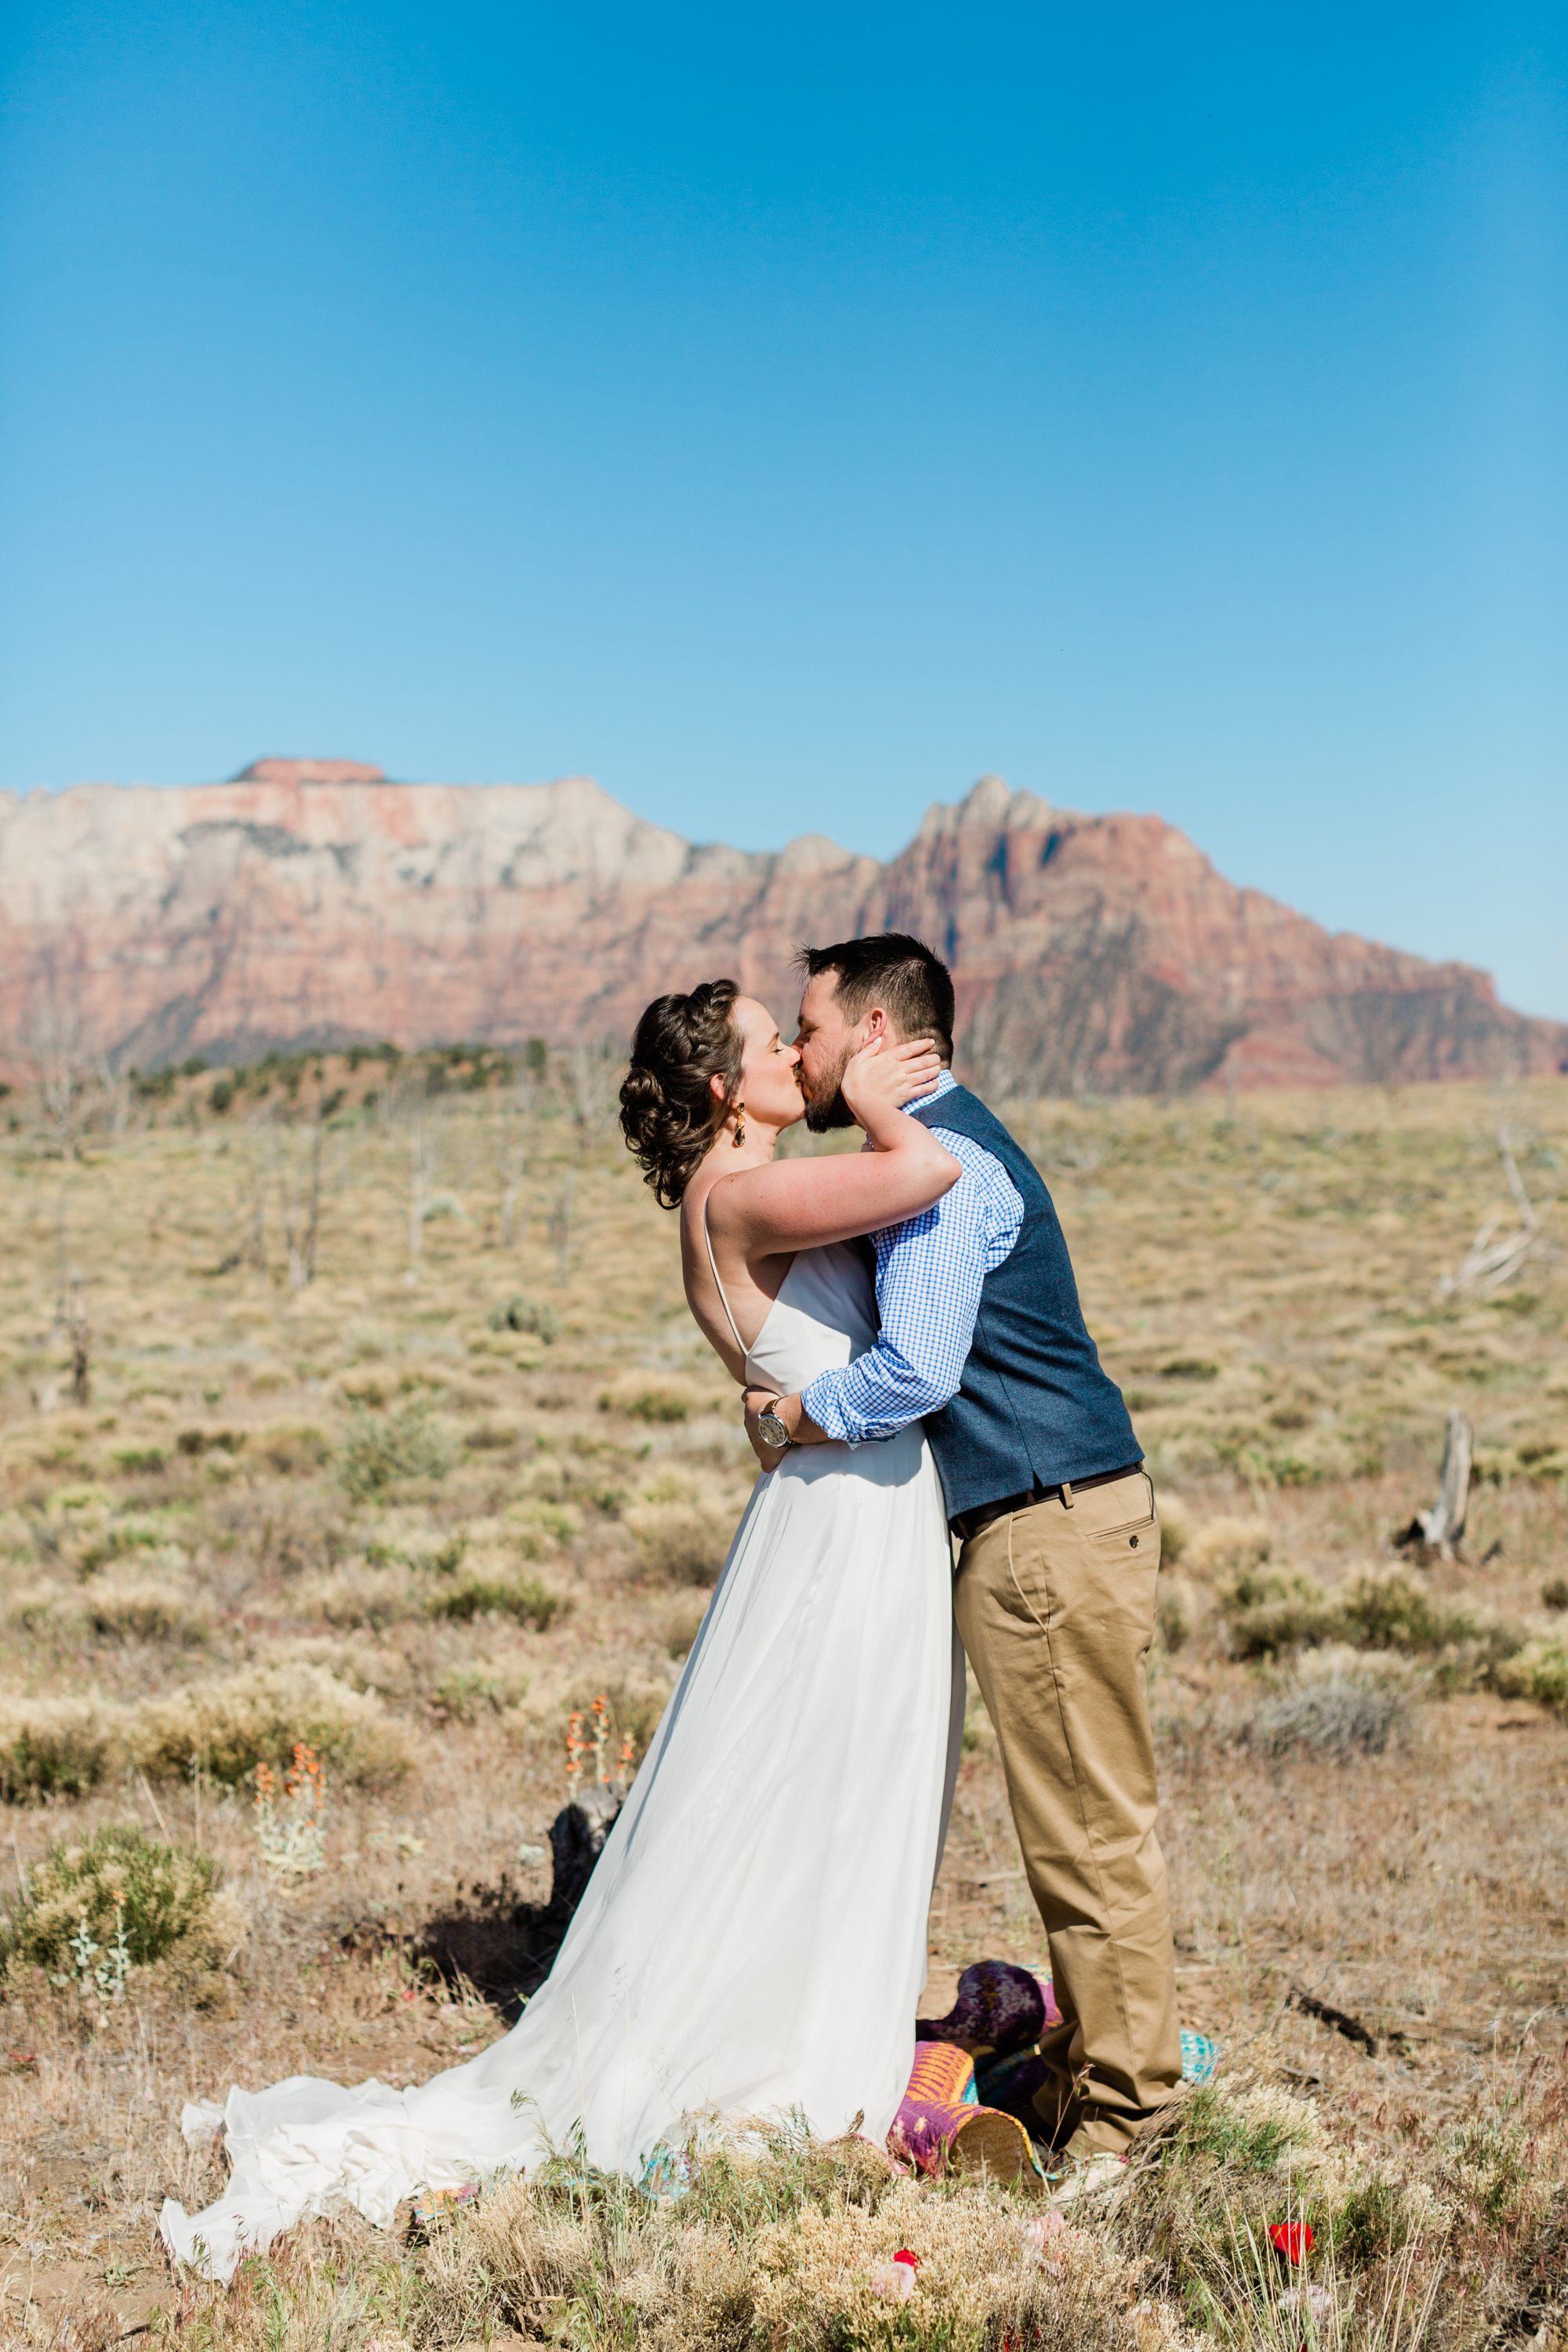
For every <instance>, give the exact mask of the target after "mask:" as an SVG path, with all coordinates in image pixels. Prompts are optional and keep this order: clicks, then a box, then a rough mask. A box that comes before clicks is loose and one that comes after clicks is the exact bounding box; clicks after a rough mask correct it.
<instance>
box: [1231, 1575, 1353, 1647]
mask: <svg viewBox="0 0 1568 2352" xmlns="http://www.w3.org/2000/svg"><path fill="white" fill-rule="evenodd" d="M1219 1605H1220V1613H1221V1615H1222V1617H1223V1618H1224V1620H1225V1626H1226V1633H1227V1635H1228V1636H1229V1641H1230V1648H1231V1653H1232V1654H1233V1656H1236V1657H1238V1658H1267V1657H1272V1656H1273V1655H1274V1654H1275V1652H1276V1651H1279V1650H1289V1649H1295V1648H1297V1647H1299V1646H1302V1645H1306V1644H1310V1643H1316V1642H1328V1641H1332V1640H1333V1639H1334V1637H1335V1635H1336V1634H1337V1633H1338V1632H1339V1630H1340V1615H1339V1611H1338V1608H1337V1606H1336V1604H1335V1602H1334V1601H1333V1600H1332V1599H1331V1596H1330V1595H1329V1594H1328V1593H1326V1592H1325V1591H1324V1590H1323V1588H1322V1586H1321V1584H1320V1583H1319V1582H1318V1581H1317V1579H1316V1578H1315V1577H1310V1576H1300V1575H1294V1576H1287V1575H1286V1574H1285V1573H1284V1572H1283V1571H1282V1570H1279V1569H1268V1568H1262V1567H1259V1568H1255V1569H1247V1570H1243V1571H1242V1573H1241V1574H1240V1575H1239V1576H1236V1577H1233V1578H1231V1579H1230V1580H1229V1581H1228V1582H1227V1583H1225V1584H1222V1585H1221V1586H1220V1588H1219Z"/></svg>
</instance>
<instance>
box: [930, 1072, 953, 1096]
mask: <svg viewBox="0 0 1568 2352" xmlns="http://www.w3.org/2000/svg"><path fill="white" fill-rule="evenodd" d="M957 1092H958V1080H957V1079H956V1078H955V1077H954V1076H953V1075H952V1071H951V1070H943V1072H942V1076H941V1077H940V1078H938V1080H937V1082H936V1084H935V1086H934V1087H932V1088H931V1092H930V1094H929V1095H927V1096H926V1097H924V1099H925V1101H927V1102H940V1101H941V1100H942V1097H943V1095H952V1094H956V1093H957Z"/></svg>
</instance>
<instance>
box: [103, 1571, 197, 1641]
mask: <svg viewBox="0 0 1568 2352" xmlns="http://www.w3.org/2000/svg"><path fill="white" fill-rule="evenodd" d="M81 1602H82V1607H83V1609H84V1610H85V1612H86V1614H87V1621H88V1623H89V1625H90V1626H91V1627H92V1630H93V1632H94V1633H103V1634H106V1635H108V1637H109V1638H110V1640H111V1641H124V1640H126V1639H127V1638H128V1637H132V1636H133V1637H135V1638H136V1639H138V1640H141V1641H143V1642H188V1643H196V1642H205V1640H206V1639H207V1636H208V1634H209V1633H210V1632H211V1630H212V1624H211V1617H210V1613H209V1612H208V1610H207V1608H206V1606H205V1603H204V1602H202V1601H198V1600H196V1599H195V1597H194V1596H193V1595H192V1594H191V1593H189V1592H187V1591H185V1590H184V1587H183V1586H182V1585H178V1584H173V1583H169V1582H166V1581H165V1580H163V1579H161V1578H158V1577H152V1576H142V1577H134V1578H124V1579H109V1578H105V1579H103V1580H94V1581H93V1582H92V1583H90V1584H88V1585H85V1586H84V1587H83V1588H82V1592H81Z"/></svg>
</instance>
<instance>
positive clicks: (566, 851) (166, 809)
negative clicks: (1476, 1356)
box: [0, 759, 1568, 1094]
mask: <svg viewBox="0 0 1568 2352" xmlns="http://www.w3.org/2000/svg"><path fill="white" fill-rule="evenodd" d="M881 929H900V930H910V931H914V932H916V933H918V934H919V935H920V936H921V938H922V939H926V940H930V941H931V944H932V946H934V947H935V948H937V949H938V950H939V951H940V952H941V953H942V955H943V956H944V957H945V958H946V959H947V961H948V962H949V963H950V964H951V965H952V971H953V976H954V980H955V982H956V984H957V989H958V997H959V1060H960V1066H961V1067H963V1069H965V1070H967V1071H968V1072H969V1073H971V1074H972V1075H973V1076H976V1077H977V1078H978V1079H980V1080H981V1081H982V1082H983V1083H984V1084H985V1085H987V1086H988V1087H991V1088H992V1089H993V1090H994V1091H996V1092H998V1093H1013V1092H1026V1093H1034V1092H1039V1093H1047V1094H1061V1093H1069V1092H1072V1091H1074V1090H1075V1089H1076V1090H1083V1089H1088V1090H1091V1091H1094V1092H1100V1093H1148V1092H1175V1091H1180V1090H1183V1089H1184V1088H1187V1087H1194V1086H1200V1085H1211V1086H1213V1085H1223V1086H1230V1085H1236V1086H1240V1087H1256V1086H1282V1085H1306V1086H1319V1085H1331V1084H1334V1083H1336V1082H1338V1081H1341V1080H1373V1081H1377V1082H1384V1083H1393V1082H1395V1081H1408V1080H1415V1079H1424V1078H1443V1077H1481V1076H1500V1075H1518V1076H1532V1075H1541V1074H1544V1073H1547V1072H1554V1071H1563V1070H1568V1023H1562V1022H1552V1021H1541V1020H1532V1019H1530V1018H1528V1017H1527V1016H1525V1015H1523V1014H1521V1013H1512V1012H1510V1011H1509V1010H1508V1009H1507V1007H1505V1006H1503V1005H1500V1003H1498V1001H1497V996H1496V992H1495V990H1494V988H1493V985H1492V982H1491V981H1490V979H1489V977H1488V975H1487V974H1486V973H1484V972H1481V971H1475V970H1473V969H1472V968H1471V967H1470V966H1468V965H1467V964H1458V963H1445V964H1436V963H1429V962H1426V961H1423V959H1421V958H1420V957H1418V956H1412V955H1405V954H1403V953H1401V952H1400V951H1398V950H1394V949H1392V948H1385V947H1380V946H1378V945H1376V944H1375V943H1373V942H1372V941H1369V940H1362V939H1358V938H1356V937H1354V936H1353V935H1352V934H1350V933H1339V934H1331V933H1329V932H1327V931H1325V930H1323V929H1321V927H1320V926H1319V925H1318V924H1316V923H1313V922H1311V921H1310V920H1309V919H1307V918H1306V917H1305V916H1303V915H1298V914H1295V913H1293V912H1292V911H1291V910H1290V909H1289V908H1287V907H1284V906H1281V905H1280V904H1279V902H1278V901H1277V900H1275V899H1272V898H1265V897H1264V896H1263V895H1262V894H1261V893H1260V892H1258V891H1256V890H1243V889H1238V888H1237V887H1236V886H1235V885H1233V884H1231V883H1229V882H1227V881H1226V880H1225V879H1224V877H1222V876H1220V875H1219V874H1217V873H1216V872H1215V869H1214V867H1213V866H1212V865H1211V864H1210V863H1209V860H1208V859H1207V858H1206V857H1205V856H1204V855H1203V853H1202V852H1201V851H1200V850H1199V849H1197V848H1196V847H1195V846H1194V844H1193V843H1192V842H1191V841H1189V840H1188V839H1187V837H1186V836H1185V835H1184V834H1182V833H1179V832H1178V831H1177V830H1176V829H1175V828H1174V827H1173V826H1172V825H1169V824H1164V823H1163V821H1162V820H1161V819H1160V818H1158V817H1152V816H1103V817H1090V816H1079V815H1074V814H1070V813H1068V812H1067V811H1063V810H1059V809H1053V808H1051V807H1050V806H1049V805H1048V804H1047V803H1046V802H1044V801H1042V800H1038V799H1037V798H1036V797H1035V796H1034V795H1033V794H1031V793H1014V792H1010V791H1009V789H1008V787H1007V786H1006V785H1005V783H1004V782H1002V781H1001V779H1000V778H999V777H995V776H984V777H982V778H981V780H980V782H978V783H977V784H976V785H975V786H974V787H973V790H972V791H971V792H970V793H969V794H968V796H967V797H966V798H965V799H964V800H963V801H962V802H961V803H958V804H957V805H955V806H952V807H942V806H935V807H932V808H931V809H930V810H929V811H928V812H927V814H926V816H925V818H924V820H923V822H922V823H921V827H920V829H919V831H918V833H917V834H916V835H915V837H914V839H913V840H912V841H911V842H910V844H909V845H908V846H907V847H906V848H904V849H902V850H901V851H900V853H899V854H898V855H897V856H894V857H892V858H891V859H889V861H888V862H887V863H886V864H882V863H879V861H878V860H877V859H875V858H871V857H864V856H855V855H854V854H853V853H851V852H850V851H848V850H845V849H841V848H839V847H838V846H837V845H836V844H834V843H833V842H830V841H827V840H825V839H824V838H823V837H822V836H820V835H807V836H805V837H804V838H803V839H800V840H797V841H793V842H790V843H788V844H787V845H785V846H784V848H783V849H780V850H778V851H776V852H771V853H750V852H745V851H742V850H736V849H730V848H726V847H723V846H722V845H697V844H693V843H690V842H688V841H686V840H683V839H682V837H681V836H680V835H679V834H675V833H671V832H668V831H667V830H666V829H665V828H663V827H661V826H658V825H655V824H647V822H646V821H645V820H644V819H642V818H640V817H637V816H635V815H633V814H632V813H631V811H630V810H628V809H626V808H623V807H622V806H621V805H620V803H618V802H616V801H615V800H612V799H611V797H610V796H609V794H608V793H605V792H602V791H601V790H600V788H599V787H598V785H597V784H595V783H594V782H590V781H589V780H588V779H587V778H585V777H570V778H566V779H563V780H562V781H560V782H554V783H545V784H437V783H395V782H389V781H388V779H387V778H386V777H384V775H383V774H382V772H381V771H380V770H379V769H376V768H374V767H371V766H368V765H367V764H365V763H364V762H362V761H339V760H319V761H306V760H285V759H268V760H260V761H256V762H255V763H254V764H253V766H251V767H250V768H248V769H247V770H245V771H244V772H242V774H241V775H239V776H237V778H235V779H234V780H233V782H229V783H221V784H195V785H188V786H170V787H153V786H149V785H128V786H122V785H114V784H79V785H76V786H73V787H72V788H71V789H70V790H68V791H67V792H62V793H42V792H37V793H29V794H28V795H27V796H26V798H24V799H18V798H17V797H16V796H15V795H13V794H0V1033H3V1034H4V1037H5V1041H6V1042H7V1043H11V1042H13V1041H17V1040H19V1038H20V1036H21V1034H22V1033H23V1031H24V1030H25V1028H26V1022H27V1018H28V1012H29V1006H30V1005H31V1004H32V1003H34V1002H35V1001H36V1000H37V998H38V996H39V993H40V992H50V993H51V995H52V998H53V1000H54V1001H57V1002H58V1001H59V1000H60V999H61V998H62V997H68V998H69V1001H70V1002H71V1003H72V1005H73V1006H74V1007H75V1008H76V1009H77V1010H79V1013H80V1014H81V1016H82V1018H83V1019H84V1020H85V1021H86V1022H87V1023H88V1024H90V1026H91V1027H92V1029H93V1031H94V1033H95V1034H96V1035H97V1037H98V1038H99V1040H100V1043H101V1045H103V1046H104V1047H105V1048H106V1049H107V1050H109V1051H110V1052H111V1053H112V1054H113V1055H114V1056H115V1057H116V1058H117V1059H118V1060H120V1061H121V1062H125V1061H132V1062H135V1063H137V1064H139V1065H140V1066H142V1067H143V1068H153V1067H156V1066H159V1065H160V1064H163V1063H166V1062H170V1061H174V1060H182V1059H184V1058H185V1057H186V1056H187V1055H193V1054H202V1055H205V1056H206V1057H207V1058H209V1059H212V1060H215V1061H216V1060H227V1059H241V1058H246V1059H248V1058H251V1057H254V1056H255V1055H258V1054H259V1053H261V1052H264V1051H266V1050H268V1048H270V1047H274V1046H280V1045H295V1044H305V1045H347V1044H352V1043H354V1042H356V1041H364V1042H374V1041H375V1040H377V1039H380V1038H383V1037H389V1038H392V1039H393V1040H395V1042H396V1043H398V1044H400V1045H405V1046H413V1045H428V1044H437V1043H446V1042H449V1041H453V1040H457V1039H464V1040H468V1041H470V1042H473V1043H480V1042H494V1043H497V1044H509V1043H515V1042H518V1041H520V1040H521V1039H523V1038H525V1037H528V1036H531V1035H539V1036H544V1037H547V1038H549V1039H551V1040H552V1041H553V1042H564V1041H566V1040H568V1039H572V1038H576V1037H589V1038H593V1039H599V1038H616V1039H620V1040H624V1039H626V1037H628V1036H629V1035H630V1033H631V1029H632V1026H633V1024H634V1023H635V1021H636V1019H637V1014H638V1013H639V1012H640V1011H641V1010H642V1007H643V1005H644V1004H645V1003H647V1000H648V998H649V997H651V996H654V995H657V994H658V993H659V992H660V991H662V990H665V989H669V988H684V987H689V986H690V985H691V984H692V983H693V982H695V981H697V980H699V979H701V978H703V977H706V976H712V975H714V974H716V973H720V972H731V973H733V975H734V976H735V978H736V979H738V980H739V981H740V982H742V985H743V986H744V987H745V988H747V989H748V990H749V991H751V992H753V993H754V994H756V995H759V996H761V997H763V999H764V1000H765V1001H766V1002H767V1003H770V1004H771V1005H773V1007H774V1008H775V1009H776V1010H777V1012H778V1014H779V1017H780V1019H781V1021H784V1022H787V1020H788V1018H789V1015H790V1013H792V1012H793V1009H794V1004H795V990H796V982H795V980H794V979H793V977H792V975H791V972H790V968H789V967H790V957H791V955H792V953H793V950H794V949H795V945H796V944H797V943H798V942H799V941H800V940H818V941H820V940H829V939H835V938H844V937H848V936H852V935H854V934H857V933H859V932H864V931H872V930H881Z"/></svg>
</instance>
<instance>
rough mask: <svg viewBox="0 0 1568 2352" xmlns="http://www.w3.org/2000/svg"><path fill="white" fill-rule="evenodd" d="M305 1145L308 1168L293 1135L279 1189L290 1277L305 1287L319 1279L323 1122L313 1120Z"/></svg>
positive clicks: (281, 1165)
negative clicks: (318, 1242)
mask: <svg viewBox="0 0 1568 2352" xmlns="http://www.w3.org/2000/svg"><path fill="white" fill-rule="evenodd" d="M309 1136H310V1140H309V1142H308V1144H307V1145H306V1146H305V1150H304V1158H305V1163H306V1164H305V1171H301V1170H300V1164H299V1159H298V1157H297V1152H298V1145H297V1142H296V1140H295V1138H294V1137H293V1136H291V1137H290V1139H289V1145H288V1146H287V1148H286V1150H285V1152H284V1155H283V1157H282V1158H281V1160H280V1161H279V1192H280V1193H281V1196H282V1204H283V1245H284V1248H285V1250H286V1251H287V1253H288V1257H289V1281H290V1283H291V1284H292V1285H293V1286H294V1288H295V1289H296V1290H304V1289H305V1288H306V1287H307V1286H309V1285H310V1283H312V1282H313V1281H314V1280H315V1278H316V1234H317V1231H318V1228H319V1226H320V1223H321V1120H320V1119H319V1118H317V1119H312V1120H311V1122H310V1129H309Z"/></svg>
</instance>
